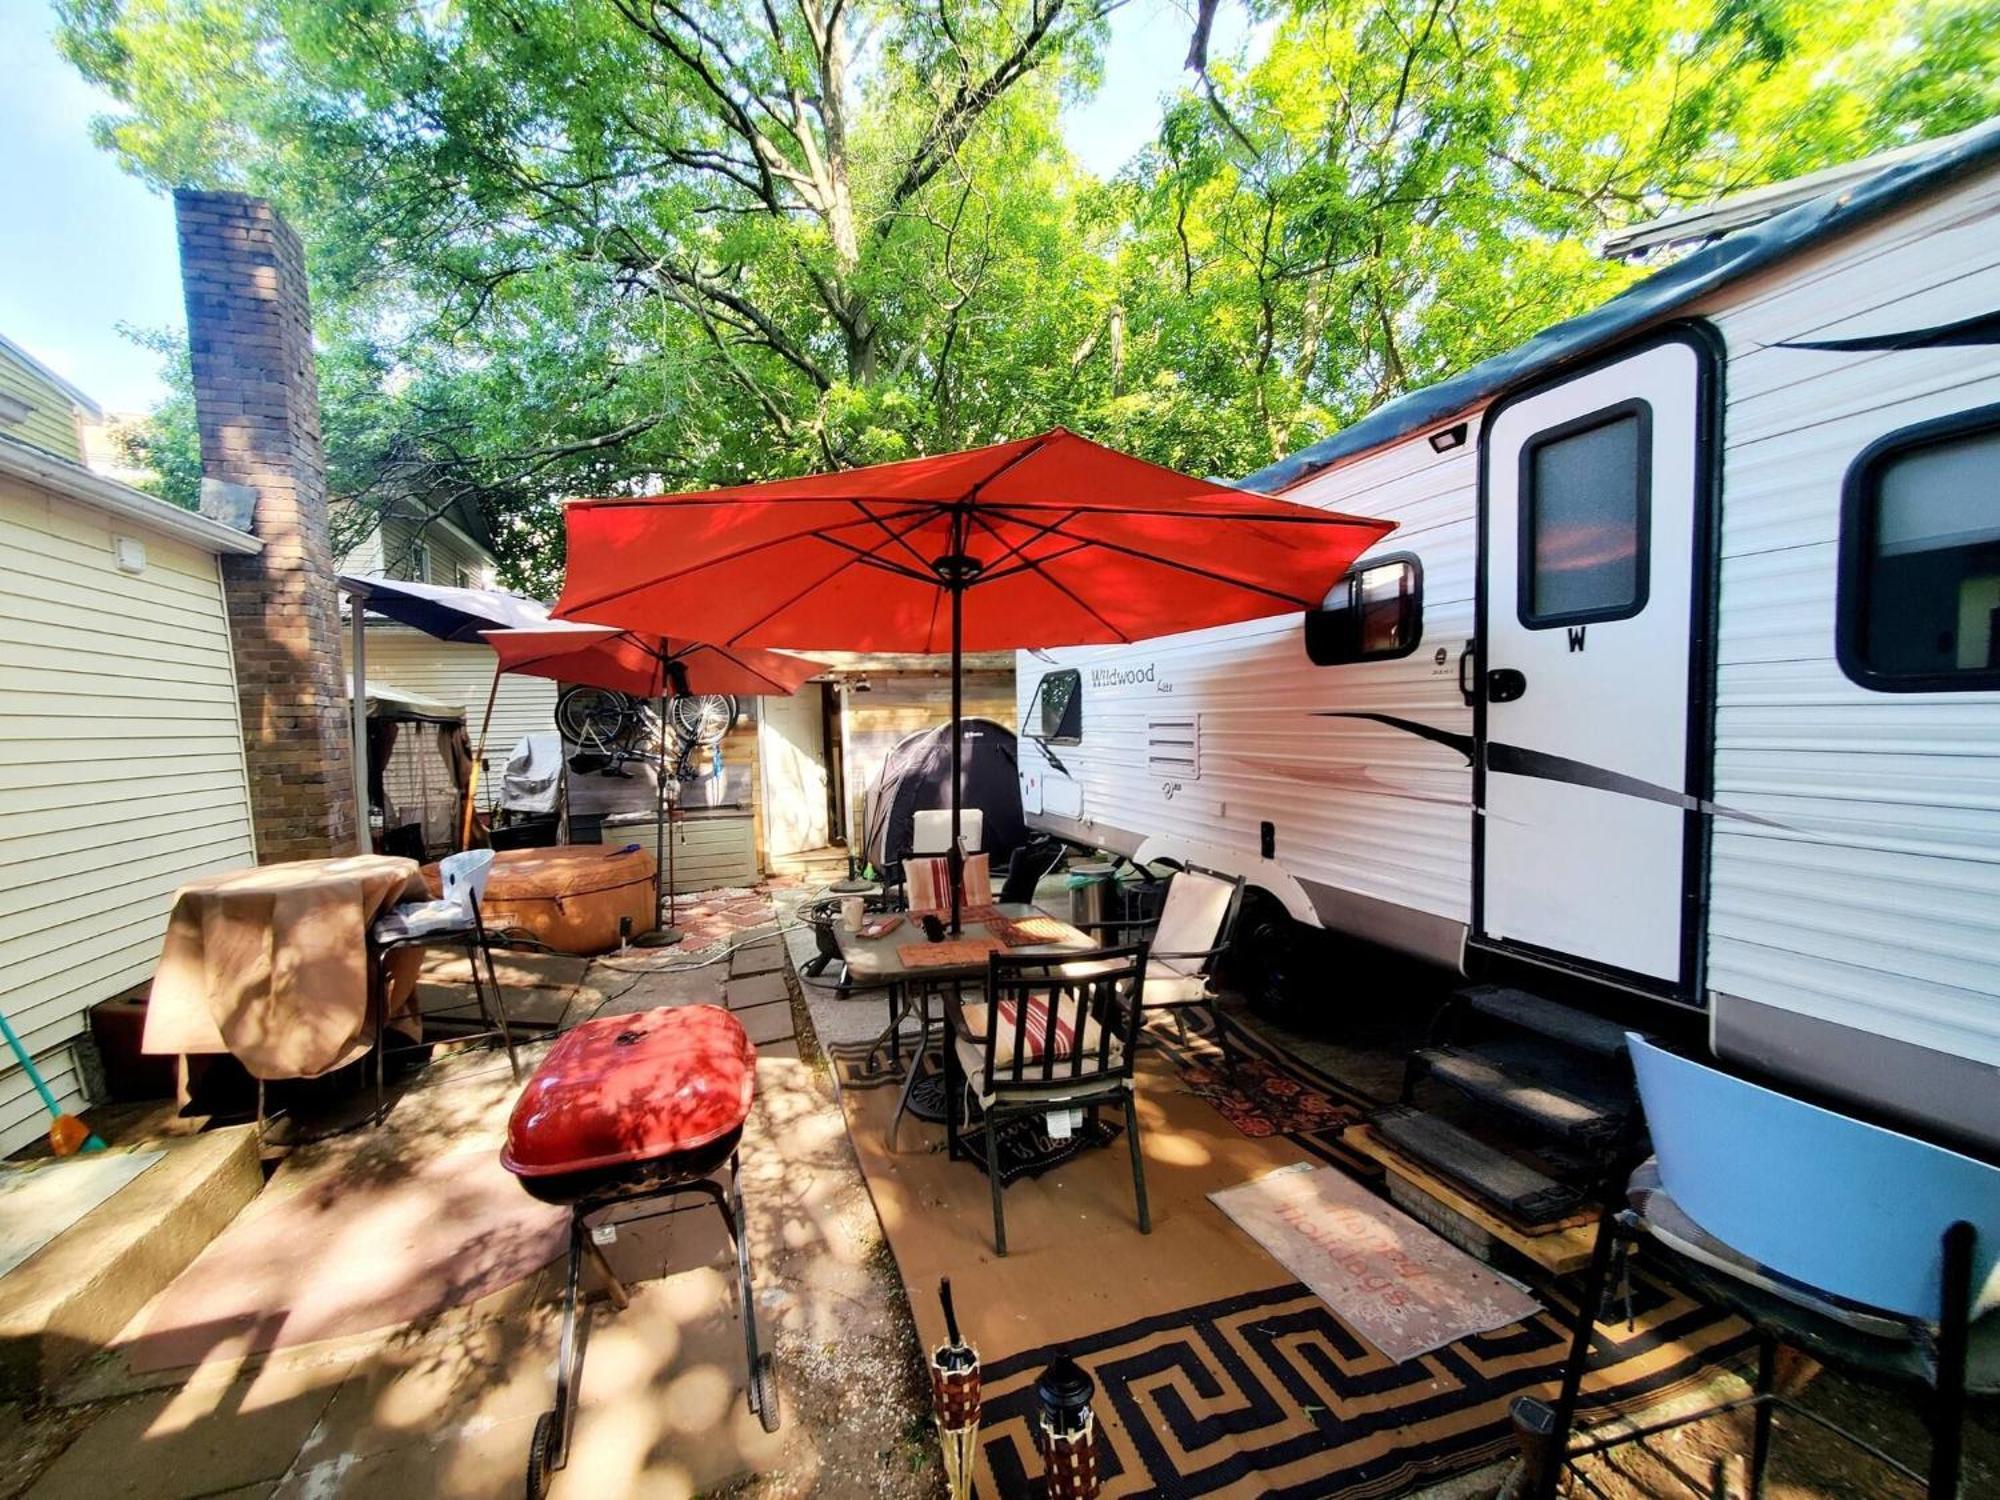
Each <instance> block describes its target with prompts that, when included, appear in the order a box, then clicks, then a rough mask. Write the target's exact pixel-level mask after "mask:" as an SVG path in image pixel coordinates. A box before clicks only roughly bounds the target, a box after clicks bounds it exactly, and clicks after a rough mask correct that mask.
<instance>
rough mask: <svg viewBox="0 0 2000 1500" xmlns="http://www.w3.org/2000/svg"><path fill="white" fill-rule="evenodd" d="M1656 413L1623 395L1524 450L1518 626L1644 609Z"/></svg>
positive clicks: (1615, 616)
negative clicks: (1624, 399) (1621, 399)
mask: <svg viewBox="0 0 2000 1500" xmlns="http://www.w3.org/2000/svg"><path fill="white" fill-rule="evenodd" d="M1651 470H1652V411H1651V408H1650V407H1648V406H1647V404H1646V403H1645V402H1643V401H1627V402H1623V403H1621V404H1620V405H1617V406H1613V407H1608V408H1606V409H1605V410H1603V411H1598V412H1592V413H1591V414H1590V415H1588V416H1584V417H1579V418H1577V419H1576V420H1575V421H1572V422H1565V423H1564V424H1563V425H1561V426H1560V427H1552V428H1550V429H1549V430H1548V431H1547V432H1543V433H1538V434H1537V435H1536V436H1534V437H1532V438H1530V439H1529V440H1528V441H1527V443H1526V444H1524V445H1523V446H1522V449H1521V507H1520V511H1521V545H1520V570H1521V584H1520V591H1519V595H1518V598H1519V601H1520V604H1519V607H1520V615H1521V623H1522V624H1523V625H1525V626H1527V627H1528V628H1529V629H1530V630H1545V629H1552V628H1554V627H1556V626H1559V625H1582V624H1586V623H1588V622H1589V621H1592V620H1625V619H1630V618H1631V617H1632V616H1633V615H1636V614H1638V613H1639V611H1640V610H1642V609H1644V608H1645V607H1646V562H1647V559H1646V540H1645V539H1646V533H1647V512H1648V510H1649V509H1650V505H1651V495H1650V484H1649V482H1648V481H1649V477H1650V474H1651Z"/></svg>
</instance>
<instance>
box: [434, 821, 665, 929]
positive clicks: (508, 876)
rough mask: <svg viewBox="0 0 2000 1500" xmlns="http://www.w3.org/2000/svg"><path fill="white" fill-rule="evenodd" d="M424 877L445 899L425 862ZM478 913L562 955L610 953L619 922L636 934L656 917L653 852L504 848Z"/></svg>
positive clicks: (496, 926)
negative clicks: (624, 921) (629, 924)
mask: <svg viewBox="0 0 2000 1500" xmlns="http://www.w3.org/2000/svg"><path fill="white" fill-rule="evenodd" d="M423 874H424V883H425V884H426V885H427V886H429V888H430V891H431V894H432V895H433V896H436V895H439V894H441V893H442V890H443V887H442V886H441V885H440V883H439V879H438V867H437V866H436V865H425V866H424V872H423ZM479 914H480V916H481V917H483V918H484V919H485V922H486V926H487V927H488V928H490V929H492V930H494V931H496V932H497V931H504V930H508V929H512V930H515V931H521V932H526V933H529V934H531V935H532V936H534V937H536V938H538V939H540V940H541V941H542V942H544V943H547V944H548V945H549V946H550V947H551V948H554V949H556V950H557V951H558V952H561V953H605V952H608V951H609V950H611V949H613V948H616V947H617V946H618V919H619V918H620V917H629V918H630V919H631V922H632V935H633V936H634V937H637V936H638V935H639V934H640V933H642V932H651V931H652V930H653V928H654V926H655V924H656V922H657V920H658V917H657V914H656V909H655V906H654V896H653V852H652V850H650V849H646V848H638V849H628V848H625V847H623V846H619V845H611V844H571V845H569V846H567V847H565V848H560V849H502V850H500V851H498V852H497V853H496V854H495V855H494V856H493V874H492V876H491V878H490V879H489V880H488V881H487V884H486V895H485V896H484V897H483V898H482V899H481V900H480V903H479Z"/></svg>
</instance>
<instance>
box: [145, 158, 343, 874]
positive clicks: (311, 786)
mask: <svg viewBox="0 0 2000 1500" xmlns="http://www.w3.org/2000/svg"><path fill="white" fill-rule="evenodd" d="M174 208H175V212H176V216H177V217H178V219H179V222H180V242H181V281H182V285H183V287H184V289H185V292H186V296H187V318H188V343H189V345H190V346H191V349H192V352H193V356H194V398H195V415H196V419H197V421H198V423H199V426H200V428H201V469H202V508H203V509H204V510H205V511H210V512H212V513H216V514H217V515H218V518H220V519H227V520H229V521H231V522H232V523H233V524H236V525H239V526H247V528H248V529H249V530H250V531H253V532H255V533H256V535H257V536H258V537H260V538H261V539H262V540H263V543H264V550H263V551H262V552H261V553H259V554H258V555H257V556H255V557H225V558H223V559H222V580H223V594H224V597H225V599H226V601H227V604H228V609H229V624H230V632H231V635H232V636H233V638H234V641H235V647H236V686H237V693H238V696H239V698H240V699H241V702H242V707H243V739H244V746H245V751H246V756H247V759H248V762H249V769H250V807H251V813H252V816H253V818H254V820H255V823H256V830H257V857H258V859H259V860H260V861H262V862H264V863H266V864H270V863H275V862H277V861H280V860H289V859H312V858H320V857H325V856H329V855H343V854H352V853H353V852H354V849H355V839H356V822H355V799H354V772H353V761H352V739H353V735H352V732H351V729H350V727H349V721H348V715H347V703H346V693H345V690H344V688H343V685H342V682H341V676H340V607H339V602H338V599H337V597H336V594H335V586H334V564H333V550H332V547H331V544H330V543H329V541H328V537H327V520H326V460H325V457H324V455H323V454H322V452H321V450H320V430H319V382H318V379H317V377H316V375H315V373H314V369H313V343H312V316H311V310H310V308H309V306H308V304H307V299H306V273H305V256H304V253H303V251H302V250H301V247H300V245H299V238H298V236H297V235H296V234H294V233H293V232H292V230H291V228H290V226H288V225H287V224H286V223H285V222H284V221H283V220H282V219H280V218H279V217H278V215H277V214H276V213H275V212H274V211H273V210H272V208H271V205H270V204H268V203H266V202H264V201H263V200H262V199H259V198H252V197H248V196H246V195H244V194H242V193H203V192H192V191H187V190H182V191H180V192H177V193H175V194H174Z"/></svg>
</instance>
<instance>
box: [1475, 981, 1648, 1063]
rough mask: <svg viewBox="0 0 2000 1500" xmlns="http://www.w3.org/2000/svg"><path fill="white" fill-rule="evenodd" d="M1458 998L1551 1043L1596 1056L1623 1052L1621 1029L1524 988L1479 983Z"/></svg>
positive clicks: (1611, 1055)
mask: <svg viewBox="0 0 2000 1500" xmlns="http://www.w3.org/2000/svg"><path fill="white" fill-rule="evenodd" d="M1458 998H1459V999H1461V1000H1463V1001H1464V1002H1465V1003H1466V1004H1468V1005H1470V1006H1471V1007H1472V1008H1473V1009H1474V1010H1475V1011H1477V1012H1478V1013H1479V1014H1480V1015H1482V1016H1491V1017H1492V1018H1493V1019H1494V1020H1496V1021H1505V1022H1507V1023H1508V1024H1509V1025H1512V1026H1518V1027H1520V1028H1521V1029H1522V1030H1523V1031H1532V1032H1534V1033H1535V1034H1536V1035H1537V1036H1545V1037H1547V1038H1548V1039H1549V1040H1550V1041H1552V1042H1561V1043H1562V1044H1563V1045H1564V1046H1566V1047H1575V1048H1577V1049H1578V1050H1579V1051H1582V1052H1588V1053H1591V1054H1592V1055H1593V1056H1596V1057H1607V1058H1608V1057H1622V1056H1624V1055H1625V1028H1624V1027H1622V1026H1619V1025H1617V1024H1615V1023H1614V1022H1611V1021H1607V1020H1605V1019H1603V1018H1602V1017H1601V1016H1593V1015H1592V1014H1591V1013H1590V1012H1589V1011H1585V1010H1577V1009H1575V1008H1574V1007H1572V1006H1568V1005H1559V1004H1557V1003H1556V1002H1555V1001H1553V1000H1547V999H1544V998H1543V997H1542V996H1540V995H1537V994H1534V993H1532V992H1530V991H1528V990H1517V989H1515V988H1513V987H1512V986H1510V985H1504V984H1479V985H1474V986H1472V987H1471V988H1470V989H1463V990H1460V991H1459V992H1458Z"/></svg>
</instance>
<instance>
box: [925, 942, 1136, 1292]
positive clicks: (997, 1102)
mask: <svg viewBox="0 0 2000 1500" xmlns="http://www.w3.org/2000/svg"><path fill="white" fill-rule="evenodd" d="M1083 968H1085V966H1084V965H1080V964H1076V963H1073V962H1071V961H1069V960H1068V959H1061V958H1053V957H1049V956H1046V955H1043V956H1033V955H1021V954H1009V953H995V954H993V955H992V956H991V957H990V958H989V959H988V960H987V970H986V995H985V999H984V1000H983V1001H981V1002H976V1003H975V1002H967V1001H966V1000H964V998H963V997H962V996H961V995H956V994H954V995H948V996H947V997H946V1000H945V1016H946V1020H947V1022H948V1024H949V1026H950V1035H951V1045H950V1046H948V1047H947V1048H946V1049H945V1071H946V1089H945V1095H946V1099H947V1101H948V1104H947V1111H948V1115H947V1120H946V1139H947V1140H948V1141H949V1142H951V1143H952V1145H953V1148H954V1150H955V1149H956V1143H957V1140H958V1127H959V1111H960V1109H961V1108H962V1104H961V1095H963V1094H969V1095H971V1096H972V1097H973V1098H976V1099H977V1100H978V1103H979V1108H980V1112H981V1115H982V1123H983V1125H984V1128H985V1136H986V1177H987V1182H988V1185H989V1186H990V1187H991V1189H992V1193H993V1248H994V1249H995V1251H997V1252H998V1253H999V1254H1001V1255H1005V1254H1006V1253H1007V1222H1006V1217H1005V1214H1004V1213H1003V1211H1002V1208H1001V1202H1000V1199H1001V1188H1002V1182H1001V1173H1000V1138H999V1131H1000V1127H1001V1126H1002V1125H1004V1124H1005V1123H1007V1121H1009V1120H1013V1119H1022V1118H1031V1117H1033V1116H1035V1115H1040V1114H1047V1113H1051V1112H1053V1111H1056V1110H1075V1109H1081V1110H1085V1111H1088V1113H1089V1115H1090V1116H1091V1118H1093V1119H1094V1118H1095V1117H1096V1113H1097V1110H1098V1108H1099V1107H1100V1106H1103V1105H1108V1104H1116V1105H1119V1106H1121V1107H1122V1108H1123V1109H1124V1111H1125V1132H1126V1136H1127V1140H1128V1143H1129V1145H1130V1148H1131V1152H1132V1191H1133V1193H1134V1195H1135V1196H1136V1197H1137V1199H1138V1203H1139V1229H1140V1232H1141V1233H1145V1234H1150V1233H1152V1230H1153V1221H1152V1216H1151V1215H1150V1214H1149V1213H1148V1211H1147V1208H1146V1172H1145V1166H1144V1163H1143V1160H1142V1158H1141V1157H1140V1154H1139V1117H1138V1113H1137V1111H1136V1109H1135V1108H1134V1104H1133V1092H1132V1091H1133V1076H1132V1074H1133V1064H1134V1062H1135V1061H1136V1058H1137V1054H1138V1045H1139V1021H1140V1012H1141V1006H1140V1003H1139V1000H1138V997H1139V996H1140V995H1142V994H1143V993H1144V990H1145V981H1146V950H1145V947H1144V946H1143V945H1138V946H1133V947H1129V948H1106V949H1104V950H1102V951H1101V952H1099V953H1097V954H1094V955H1093V956H1092V960H1091V962H1090V964H1089V965H1088V972H1087V973H1083V972H1078V971H1079V970H1081V969H1083Z"/></svg>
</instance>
